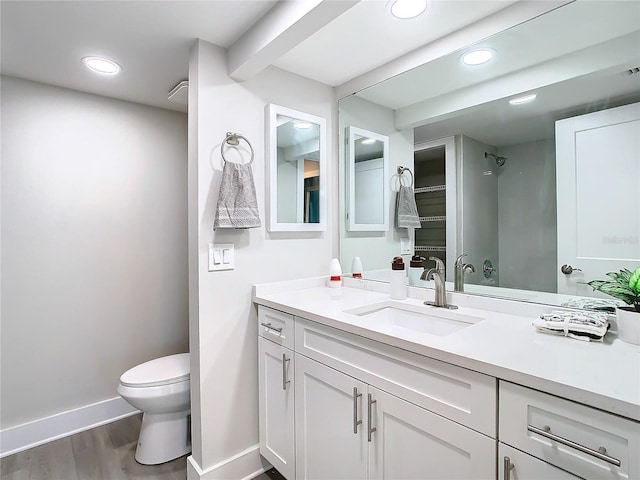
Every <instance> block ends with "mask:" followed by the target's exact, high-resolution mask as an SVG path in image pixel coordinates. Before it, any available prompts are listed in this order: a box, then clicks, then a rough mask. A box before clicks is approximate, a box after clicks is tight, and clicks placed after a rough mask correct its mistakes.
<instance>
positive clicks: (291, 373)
mask: <svg viewBox="0 0 640 480" xmlns="http://www.w3.org/2000/svg"><path fill="white" fill-rule="evenodd" d="M258 318H259V324H260V328H259V334H260V336H259V337H258V361H259V365H258V376H259V382H260V389H259V393H258V403H259V409H260V424H259V429H260V453H261V454H262V456H264V457H265V458H266V459H267V460H268V461H269V462H270V463H271V465H273V466H274V467H275V468H276V469H277V470H278V471H279V472H280V473H282V475H284V476H285V477H286V478H290V479H292V478H295V477H294V475H295V443H294V442H295V431H294V420H295V419H294V407H295V405H294V385H293V383H294V377H295V364H294V353H293V350H292V349H291V348H287V347H286V346H283V345H291V347H293V316H292V315H287V314H285V313H282V312H277V311H274V310H264V309H261V310H260V313H259V316H258Z"/></svg>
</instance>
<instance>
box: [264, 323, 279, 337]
mask: <svg viewBox="0 0 640 480" xmlns="http://www.w3.org/2000/svg"><path fill="white" fill-rule="evenodd" d="M260 325H262V326H263V327H264V328H267V329H269V330H273V331H274V332H276V333H277V334H278V335H279V334H281V333H282V327H274V326H273V325H271V324H270V323H265V322H262V323H261V324H260Z"/></svg>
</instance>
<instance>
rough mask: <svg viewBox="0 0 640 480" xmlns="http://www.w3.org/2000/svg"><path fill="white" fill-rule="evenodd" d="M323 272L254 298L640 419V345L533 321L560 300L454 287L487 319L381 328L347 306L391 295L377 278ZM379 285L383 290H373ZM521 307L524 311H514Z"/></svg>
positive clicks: (266, 288) (458, 301)
mask: <svg viewBox="0 0 640 480" xmlns="http://www.w3.org/2000/svg"><path fill="white" fill-rule="evenodd" d="M323 282H324V279H305V280H300V281H293V282H281V283H277V284H265V285H257V286H255V287H254V295H253V300H254V302H255V303H257V304H259V305H264V306H268V307H272V308H274V309H277V310H280V311H283V312H287V313H290V314H293V315H296V316H299V317H303V318H306V319H308V320H312V321H315V322H318V323H321V324H323V325H327V326H330V327H334V328H338V329H340V330H344V331H347V332H350V333H354V334H357V335H361V336H363V337H367V338H370V339H372V340H377V341H380V342H383V343H386V344H388V345H393V346H395V347H399V348H402V349H405V350H409V351H412V352H415V353H418V354H422V355H425V356H427V357H431V358H435V359H438V360H442V361H444V362H448V363H452V364H455V365H459V366H461V367H465V368H469V369H471V370H475V371H477V372H481V373H485V374H487V375H491V376H494V377H497V378H500V379H503V380H507V381H510V382H514V383H518V384H521V385H525V386H528V387H531V388H535V389H537V390H541V391H544V392H548V393H551V394H553V395H557V396H560V397H564V398H568V399H571V400H574V401H577V402H580V403H583V404H586V405H590V406H593V407H595V408H599V409H601V410H605V411H608V412H612V413H615V414H618V415H621V416H624V417H627V418H631V419H633V420H636V421H640V346H635V345H630V344H627V343H624V342H622V341H620V340H618V339H617V337H616V336H615V335H613V334H611V333H608V334H607V335H606V336H605V340H604V342H583V341H580V340H574V339H571V338H567V337H561V336H554V335H546V334H542V333H538V332H536V331H535V329H534V327H533V326H532V325H531V322H532V320H533V319H534V318H536V317H537V316H538V315H539V314H540V313H543V312H550V311H551V310H553V307H545V306H541V305H532V304H527V303H521V302H514V301H506V300H498V299H488V298H483V297H477V296H476V297H474V296H472V295H464V294H454V295H452V294H448V295H447V298H448V301H450V303H453V304H455V305H458V306H459V307H460V308H459V310H457V312H459V313H462V314H468V315H472V316H477V317H483V318H484V320H483V321H481V322H478V323H476V324H473V325H470V326H468V327H466V328H463V329H461V330H459V331H457V332H454V333H452V334H450V335H446V336H435V335H430V334H427V333H420V332H415V331H410V330H403V329H393V331H391V330H387V331H386V332H385V331H384V329H376V328H374V326H373V325H372V322H371V321H370V320H368V319H367V317H366V316H358V315H353V314H349V313H345V312H344V310H348V309H352V308H355V307H359V306H363V305H368V304H373V303H377V302H381V301H385V300H389V295H388V293H385V292H384V291H383V292H380V291H379V290H384V289H385V288H387V287H386V286H385V285H384V284H379V285H376V284H375V283H376V282H368V281H366V280H365V281H356V280H354V279H348V280H347V281H345V284H351V285H357V286H359V287H360V288H353V287H347V286H343V287H342V288H341V289H339V292H336V290H335V289H331V288H328V287H325V286H322V285H323ZM370 289H373V290H378V291H372V290H370ZM410 295H411V296H419V298H408V299H407V300H403V302H404V303H407V304H411V305H422V303H423V301H424V300H425V299H426V297H425V296H430V297H431V298H430V299H433V290H425V289H410ZM514 313H517V314H514Z"/></svg>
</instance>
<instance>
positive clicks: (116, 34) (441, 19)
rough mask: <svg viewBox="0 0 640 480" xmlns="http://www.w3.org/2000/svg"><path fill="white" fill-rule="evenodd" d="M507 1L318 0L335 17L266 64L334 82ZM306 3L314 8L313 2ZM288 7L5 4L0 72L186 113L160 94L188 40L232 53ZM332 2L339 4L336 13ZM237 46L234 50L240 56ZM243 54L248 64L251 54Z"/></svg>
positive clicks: (265, 0)
mask: <svg viewBox="0 0 640 480" xmlns="http://www.w3.org/2000/svg"><path fill="white" fill-rule="evenodd" d="M514 1H515V0H470V1H461V0H431V2H430V6H429V9H428V12H427V14H426V15H423V16H421V17H419V18H417V19H413V20H408V21H400V20H397V19H395V18H393V17H391V16H390V15H388V13H387V1H386V0H362V1H360V2H358V1H354V0H325V2H321V3H322V4H323V5H324V7H325V10H329V9H331V8H333V10H334V12H333V13H331V14H327V13H326V12H325V13H324V14H319V13H316V14H315V16H316V18H315V23H314V25H313V26H312V27H309V28H308V31H307V32H306V34H302V38H301V34H300V33H299V32H298V33H296V34H295V35H289V37H288V38H289V44H288V45H287V47H286V49H285V51H282V52H279V54H278V56H277V57H276V58H271V59H268V60H269V63H271V64H274V65H276V66H278V67H280V68H282V69H285V70H288V71H290V72H293V73H296V74H299V75H302V76H306V77H308V78H312V79H315V80H317V81H320V82H323V83H326V84H328V85H331V86H336V85H339V84H341V83H343V82H345V81H347V80H349V79H351V78H354V77H356V76H358V75H361V74H362V73H365V72H367V71H369V70H371V69H374V68H376V67H379V66H380V65H383V64H385V63H386V62H388V61H389V60H392V59H394V58H396V57H398V56H400V55H403V54H405V53H407V52H410V51H412V50H415V49H417V48H418V47H421V46H423V45H425V44H427V43H429V42H432V41H434V40H436V39H438V38H440V37H443V36H445V35H447V34H448V33H451V32H453V31H455V30H457V29H459V28H461V27H463V26H465V25H469V24H471V23H473V22H475V21H477V20H479V19H481V18H483V17H486V16H488V15H490V14H492V13H494V12H496V11H498V10H500V9H502V8H505V7H507V6H508V5H510V4H512V3H514ZM305 2H306V3H305V4H304V5H315V4H317V3H319V0H305ZM286 4H289V5H292V3H291V2H277V1H274V0H259V1H249V0H232V1H204V0H200V1H189V0H179V1H171V0H166V1H163V0H160V1H155V0H150V1H126V0H124V1H55V0H48V1H24V0H17V1H12V0H3V1H2V2H1V3H0V17H1V45H2V52H1V53H2V55H1V71H2V74H3V75H10V76H15V77H20V78H25V79H29V80H34V81H38V82H43V83H48V84H52V85H57V86H62V87H66V88H71V89H75V90H80V91H85V92H90V93H95V94H99V95H105V96H109V97H114V98H120V99H124V100H129V101H134V102H139V103H144V104H148V105H153V106H159V107H163V108H169V109H174V110H182V111H184V110H185V109H186V106H185V105H180V104H176V103H172V102H169V101H168V100H167V93H168V92H169V91H170V90H171V89H172V88H173V87H174V86H175V85H176V84H177V83H178V82H180V81H182V80H185V79H187V76H188V63H189V48H190V47H191V45H192V44H193V42H194V40H195V39H198V38H201V39H203V40H206V41H209V42H211V43H214V44H216V45H218V46H221V47H224V48H229V49H230V51H232V50H233V49H234V47H235V46H237V45H240V44H242V45H241V46H242V47H243V48H244V47H245V46H246V44H247V43H248V44H249V45H250V46H251V44H252V43H251V42H253V44H259V43H260V40H261V39H260V38H258V39H256V38H254V37H255V35H253V37H252V36H251V35H249V34H250V33H252V31H253V33H254V34H255V33H256V32H263V31H265V29H264V28H263V29H256V28H255V25H256V22H258V25H260V22H261V21H263V20H265V16H266V17H269V16H271V20H273V19H274V17H277V16H278V15H281V14H282V15H284V14H290V11H291V8H289V6H287V5H286ZM338 4H341V5H343V6H338V7H336V5H338ZM296 5H298V6H300V5H303V4H301V3H300V2H298V3H297V4H296ZM327 5H328V6H327ZM309 8H310V7H309ZM287 9H288V10H287ZM317 10H319V8H318V9H316V11H317ZM342 11H344V12H345V13H342ZM323 15H324V16H323ZM331 15H333V16H334V17H333V18H332V17H331ZM276 20H277V19H276ZM287 21H289V22H291V20H287ZM275 23H277V22H275ZM281 23H282V22H281ZM273 24H274V22H272V23H270V24H268V25H267V26H272V25H273ZM299 24H300V23H298V25H299ZM306 25H309V22H307V24H306ZM252 27H254V28H253V29H252ZM293 30H295V29H293V28H290V32H291V31H293ZM271 33H272V32H271ZM248 37H251V38H248ZM269 40H270V41H271V40H272V39H269ZM243 41H244V43H243ZM243 48H237V49H236V50H239V51H245V50H246V49H244V50H243ZM262 53H264V52H262ZM87 55H104V56H108V57H110V58H112V59H114V60H115V61H117V62H118V63H119V64H120V65H121V66H122V67H123V71H122V73H121V74H120V75H118V76H115V77H104V76H98V75H96V74H94V73H92V72H89V71H87V70H86V69H85V68H84V66H83V65H82V64H81V62H80V59H81V58H82V57H84V56H87ZM246 55H247V58H245V59H244V60H245V63H246V62H250V61H251V56H252V55H254V54H253V53H248V54H246ZM254 56H255V57H258V56H259V55H254ZM263 57H264V55H263ZM241 60H243V59H241ZM253 67H254V69H255V65H254V66H253ZM248 70H251V69H248Z"/></svg>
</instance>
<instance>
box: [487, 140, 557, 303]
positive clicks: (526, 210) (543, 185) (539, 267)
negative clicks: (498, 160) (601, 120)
mask: <svg viewBox="0 0 640 480" xmlns="http://www.w3.org/2000/svg"><path fill="white" fill-rule="evenodd" d="M498 152H499V155H502V156H505V157H507V161H506V163H505V164H504V166H503V167H502V168H500V169H499V170H498V171H497V173H498V225H499V233H498V235H499V239H500V240H499V245H500V285H501V286H503V287H508V288H520V289H524V290H536V291H539V292H554V293H555V292H557V272H556V268H557V267H556V265H557V263H556V258H557V250H558V248H557V229H556V155H555V141H554V139H553V138H551V139H547V140H541V141H537V142H527V143H521V144H518V145H511V146H508V147H501V148H500V149H499V150H498Z"/></svg>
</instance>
